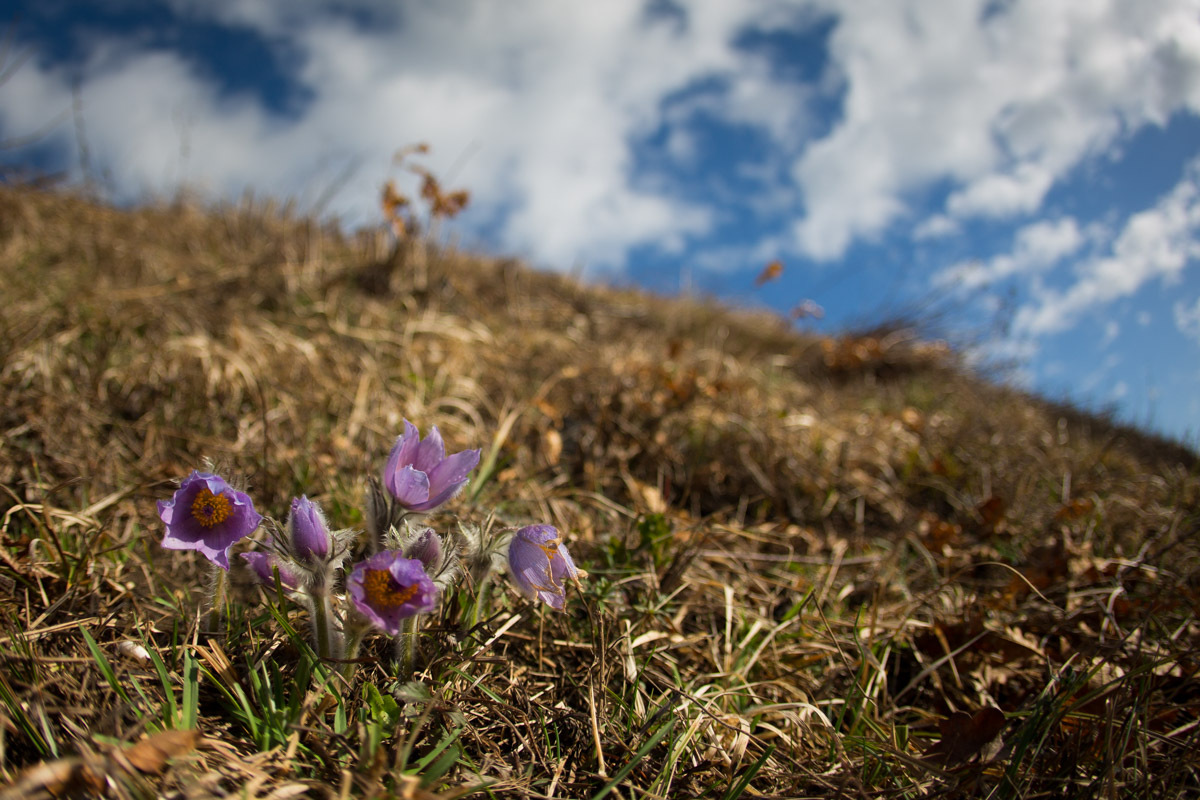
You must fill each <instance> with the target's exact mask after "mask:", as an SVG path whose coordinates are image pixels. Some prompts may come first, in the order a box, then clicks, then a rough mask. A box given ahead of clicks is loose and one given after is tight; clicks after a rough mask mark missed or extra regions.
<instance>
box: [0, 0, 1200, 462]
mask: <svg viewBox="0 0 1200 800" xmlns="http://www.w3.org/2000/svg"><path fill="white" fill-rule="evenodd" d="M0 12H2V15H3V18H4V19H6V20H12V23H11V29H10V37H11V38H10V45H9V47H8V49H7V50H6V51H4V55H5V61H4V64H5V66H6V67H13V69H11V71H8V72H7V74H6V77H5V79H4V80H3V82H2V83H0V140H3V141H4V142H6V143H7V144H6V146H5V147H4V148H2V149H0V163H5V164H9V165H13V164H21V165H34V166H37V167H39V168H42V169H55V170H63V171H65V172H67V173H68V174H69V175H71V176H72V177H73V178H74V179H76V180H78V179H81V178H82V177H83V175H82V167H83V164H82V163H81V162H82V159H81V152H83V148H81V147H80V142H81V141H82V142H84V143H86V153H87V167H88V170H89V172H90V175H91V177H92V178H93V179H94V180H96V181H98V182H99V184H100V185H101V186H102V187H103V189H104V191H105V192H106V193H107V195H108V196H109V197H110V199H112V200H113V201H115V202H118V203H128V202H138V201H141V200H146V199H150V198H153V197H158V196H170V195H171V194H172V193H173V192H175V191H176V190H177V189H178V188H179V187H181V186H186V187H188V188H189V189H191V190H193V191H198V192H200V193H202V194H204V195H205V196H207V197H210V198H214V199H216V198H230V199H236V198H237V197H240V196H241V195H242V194H243V192H244V191H245V190H246V189H247V188H250V189H253V190H254V191H255V192H256V193H257V194H266V195H274V196H278V197H283V198H292V199H294V200H296V201H297V203H298V204H299V206H300V207H301V208H302V209H306V210H310V211H314V212H318V213H321V214H323V215H326V216H335V217H337V218H339V219H340V220H342V221H343V222H344V224H345V225H347V226H348V227H355V226H360V225H371V224H378V223H379V222H380V216H379V209H378V197H379V190H380V186H381V184H382V183H383V182H384V181H385V180H387V179H388V178H396V179H401V180H402V179H403V174H402V173H400V172H398V171H397V170H396V169H395V167H394V166H393V165H392V163H391V157H392V154H393V153H394V152H395V151H396V150H397V149H398V148H400V147H402V146H404V145H406V144H411V143H414V142H422V141H423V142H428V143H429V144H430V145H431V146H432V147H433V152H432V153H431V155H430V156H429V157H428V159H427V160H426V162H425V163H426V164H427V165H428V166H429V167H430V168H432V169H433V170H434V172H435V173H437V174H439V175H440V176H443V177H448V178H449V183H451V184H452V185H454V186H463V187H465V188H468V189H470V190H471V192H472V198H473V200H472V205H471V207H470V208H469V210H468V213H466V214H465V215H464V216H463V217H462V218H460V220H458V221H457V222H456V224H455V226H454V228H453V230H452V233H453V235H454V236H455V237H456V238H457V239H458V240H459V241H460V242H461V243H462V244H464V245H465V246H467V247H470V248H474V249H478V250H482V251H485V252H490V253H496V254H504V255H517V256H520V257H523V258H526V259H528V260H529V261H530V262H532V263H533V264H535V265H537V266H539V267H542V268H545V269H557V270H564V271H581V272H583V273H584V274H586V275H591V276H594V277H597V278H601V279H604V280H609V281H617V282H621V283H625V284H637V285H644V286H648V287H650V288H653V289H656V290H668V291H672V290H677V289H679V288H681V287H684V288H688V289H691V290H694V291H698V292H703V293H706V294H711V295H714V296H717V297H720V298H722V299H725V300H727V301H729V302H732V303H738V304H750V305H758V306H767V307H770V308H773V309H775V310H778V311H779V312H781V313H783V314H786V313H787V312H788V311H789V310H790V309H791V308H793V307H794V306H796V305H797V304H798V303H800V302H803V301H805V300H811V301H814V302H815V303H817V304H818V305H820V306H821V307H822V308H823V309H824V312H825V317H824V319H822V320H820V321H815V320H811V319H807V320H803V321H801V322H799V323H798V324H800V325H804V326H806V327H809V328H812V329H815V330H819V331H829V332H834V331H837V330H839V329H841V328H842V327H844V326H847V325H853V324H856V323H863V322H867V323H869V322H871V321H872V320H877V319H879V318H880V317H881V316H886V315H889V314H902V313H905V312H907V311H909V310H911V309H914V308H930V307H932V308H936V309H937V310H938V312H939V316H938V319H939V320H941V321H942V322H943V324H944V325H945V326H947V328H946V329H947V331H948V332H950V333H953V334H954V335H955V336H956V337H961V338H962V339H963V340H968V339H969V340H971V341H975V342H977V343H976V344H975V345H974V348H973V350H972V353H973V355H974V356H976V357H977V358H979V359H981V360H985V361H997V360H1002V361H1005V362H1008V363H1012V364H1013V365H1014V366H1013V369H1012V371H1011V372H1010V373H1009V374H1010V377H1011V379H1012V380H1014V381H1016V382H1018V383H1020V384H1021V385H1022V386H1025V387H1026V388H1030V389H1033V390H1036V391H1038V392H1041V393H1043V394H1046V395H1048V396H1050V397H1052V398H1054V399H1064V398H1069V399H1072V400H1074V401H1077V402H1081V403H1083V404H1085V405H1088V406H1091V407H1111V408H1114V409H1115V410H1116V411H1117V413H1118V415H1119V417H1120V418H1121V419H1123V420H1126V421H1130V422H1134V423H1137V424H1141V425H1146V426H1149V427H1152V428H1154V429H1156V430H1159V431H1163V432H1166V433H1168V434H1170V435H1172V436H1175V437H1177V438H1181V439H1184V440H1186V441H1189V442H1191V443H1192V444H1193V445H1195V444H1197V443H1198V442H1200V268H1198V259H1200V0H859V1H855V0H843V1H842V2H838V1H837V0H798V1H797V2H755V1H754V0H746V1H745V2H728V1H727V0H696V1H695V2H688V3H673V2H668V1H667V0H652V1H651V2H633V1H632V0H605V2H578V3H566V2H557V1H555V0H540V1H539V2H535V1H534V0H508V1H507V2H504V3H495V2H484V0H440V1H439V2H432V0H430V1H428V2H385V0H348V1H344V2H338V3H333V2H319V0H309V1H307V2H305V1H302V0H297V1H296V2H284V0H277V1H276V2H244V1H243V0H160V2H148V1H140V0H110V2H108V3H104V4H99V3H85V2H67V1H66V0H41V1H40V2H27V3H13V2H10V1H8V0H5V1H3V2H0ZM76 97H77V98H78V110H79V113H78V114H77V115H73V114H72V108H73V101H74V100H75V98H76ZM77 121H79V122H80V123H81V124H79V125H77V124H76V122H77ZM34 134H39V135H37V136H36V137H35V140H34V141H33V143H31V144H22V143H21V140H22V139H23V138H24V137H30V136H32V135H34ZM774 259H778V260H780V261H781V262H782V263H783V264H784V272H783V275H782V277H781V278H780V279H779V280H778V281H776V282H773V283H771V284H768V285H767V286H764V287H762V288H757V289H756V288H755V286H754V278H755V276H757V275H758V273H759V272H760V271H761V270H762V268H763V266H764V265H765V264H766V263H768V262H769V261H771V260H774Z"/></svg>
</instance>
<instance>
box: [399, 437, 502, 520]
mask: <svg viewBox="0 0 1200 800" xmlns="http://www.w3.org/2000/svg"><path fill="white" fill-rule="evenodd" d="M478 465H479V450H464V451H462V452H461V453H455V454H454V455H452V456H447V455H446V447H445V444H444V443H443V442H442V434H441V433H440V432H439V431H438V429H437V426H436V425H435V426H434V427H433V429H432V430H431V431H430V432H429V435H428V436H426V437H425V439H424V440H422V439H421V435H420V433H419V432H418V431H417V426H416V425H413V424H412V423H411V422H409V421H408V420H404V435H402V436H400V437H399V438H398V439H396V444H395V445H394V446H393V447H392V452H391V453H390V454H389V455H388V460H387V465H386V466H385V467H384V468H383V485H384V487H385V488H386V489H387V490H388V492H390V493H391V495H392V496H393V497H395V498H396V500H397V501H399V503H400V505H401V506H403V507H404V508H406V509H408V510H409V511H417V512H424V511H432V510H433V509H435V508H437V507H438V506H440V505H441V504H442V503H445V502H446V501H447V500H449V499H451V498H452V497H454V496H455V495H456V494H458V492H459V491H460V490H461V489H462V487H463V486H464V485H465V484H466V482H467V476H468V475H469V474H470V472H471V470H473V469H475V467H476V466H478Z"/></svg>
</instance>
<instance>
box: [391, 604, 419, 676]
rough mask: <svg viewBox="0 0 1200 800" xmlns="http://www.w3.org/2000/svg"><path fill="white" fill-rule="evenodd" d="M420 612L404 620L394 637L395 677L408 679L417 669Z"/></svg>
mask: <svg viewBox="0 0 1200 800" xmlns="http://www.w3.org/2000/svg"><path fill="white" fill-rule="evenodd" d="M420 619H421V615H420V614H414V615H412V616H411V617H409V618H408V619H406V620H404V623H403V627H401V629H400V635H399V636H397V637H396V662H397V670H398V671H397V675H396V677H398V678H400V679H402V680H408V679H409V678H411V677H412V676H413V673H414V672H416V670H417V627H418V620H420Z"/></svg>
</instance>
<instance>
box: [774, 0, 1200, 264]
mask: <svg viewBox="0 0 1200 800" xmlns="http://www.w3.org/2000/svg"><path fill="white" fill-rule="evenodd" d="M826 7H827V8H829V9H830V11H831V13H836V14H838V24H837V27H836V29H835V31H834V33H833V35H832V38H831V41H830V57H831V59H832V64H833V65H832V69H834V70H836V71H837V72H838V73H839V74H840V76H841V78H842V81H843V83H844V86H845V98H844V102H843V115H842V119H841V121H840V122H839V123H838V124H837V126H836V127H835V128H834V129H833V130H832V131H831V132H830V133H829V135H828V136H826V137H825V138H823V139H821V140H819V141H817V142H814V143H812V144H811V146H809V147H808V149H807V150H806V151H805V152H804V153H803V155H801V157H800V158H799V159H798V160H797V161H796V163H795V164H794V166H793V171H792V172H793V176H794V178H795V180H796V182H797V183H798V184H799V185H800V187H801V188H802V190H803V192H804V197H805V214H804V216H803V218H802V219H800V220H798V221H797V222H796V223H795V225H794V227H793V234H794V238H795V244H796V246H797V247H798V248H799V249H800V250H801V251H803V252H804V253H807V254H808V255H810V256H812V257H814V258H818V259H836V258H839V257H841V256H842V255H843V254H844V253H845V251H846V249H847V247H849V246H850V244H851V243H852V242H855V241H857V240H860V239H872V238H876V237H879V236H881V235H883V234H884V233H885V232H886V231H887V230H888V229H889V228H890V227H891V226H893V225H895V224H897V223H898V222H900V221H903V220H905V219H906V218H907V217H908V216H909V215H911V214H912V204H913V202H914V198H916V197H917V196H919V195H920V194H921V193H923V192H926V191H928V190H929V189H930V188H932V187H936V186H939V185H944V186H947V187H949V190H950V191H949V192H948V195H947V199H946V202H945V213H946V215H948V216H949V217H951V218H955V219H962V218H969V217H975V216H984V217H998V218H1005V217H1011V216H1013V215H1019V214H1027V213H1030V212H1033V211H1036V210H1037V209H1039V208H1040V206H1041V204H1042V202H1043V200H1044V198H1045V196H1046V193H1047V191H1048V190H1049V189H1050V188H1051V187H1052V186H1054V185H1055V184H1056V183H1057V182H1059V181H1061V180H1062V179H1063V178H1064V177H1065V176H1066V175H1067V174H1068V172H1070V170H1072V169H1073V168H1074V167H1076V166H1077V165H1078V164H1080V163H1081V162H1082V161H1084V160H1085V159H1087V158H1089V157H1093V156H1096V155H1098V154H1100V153H1102V152H1105V151H1106V150H1108V149H1109V148H1110V147H1111V146H1112V145H1113V144H1114V143H1116V142H1117V141H1118V140H1119V139H1120V137H1121V136H1123V135H1126V134H1128V133H1129V132H1131V131H1133V130H1136V129H1138V128H1140V127H1142V126H1144V125H1148V124H1154V125H1162V124H1164V123H1165V122H1166V121H1167V120H1168V119H1169V118H1170V117H1171V115H1172V114H1174V113H1176V112H1177V111H1180V110H1191V111H1193V112H1195V111H1200V7H1198V6H1197V3H1196V2H1195V1H1194V0H1177V1H1176V2H1172V1H1171V0H1157V1H1156V2H1140V3H1099V2H1097V3H1087V2H1083V3H1081V2H1072V1H1071V0H1012V2H1006V3H1002V4H1000V3H990V2H984V0H940V1H938V2H931V1H930V0H920V1H918V0H907V1H903V0H877V1H876V2H870V1H868V0H864V2H859V3H854V4H842V3H835V2H832V0H829V2H828V3H827V5H826ZM941 227H943V228H944V227H945V226H944V225H942V226H941ZM935 230H936V229H935ZM925 232H927V231H925Z"/></svg>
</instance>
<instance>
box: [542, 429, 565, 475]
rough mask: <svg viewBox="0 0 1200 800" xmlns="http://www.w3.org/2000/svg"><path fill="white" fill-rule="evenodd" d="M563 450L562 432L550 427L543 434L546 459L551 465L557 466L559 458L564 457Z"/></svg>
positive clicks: (543, 449)
mask: <svg viewBox="0 0 1200 800" xmlns="http://www.w3.org/2000/svg"><path fill="white" fill-rule="evenodd" d="M562 450H563V440H562V434H561V433H559V432H558V431H556V430H554V428H548V429H547V430H546V432H545V433H543V434H542V452H544V453H545V454H546V461H547V462H548V463H549V464H550V466H552V467H553V466H557V464H558V460H559V459H560V458H561V457H562Z"/></svg>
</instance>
